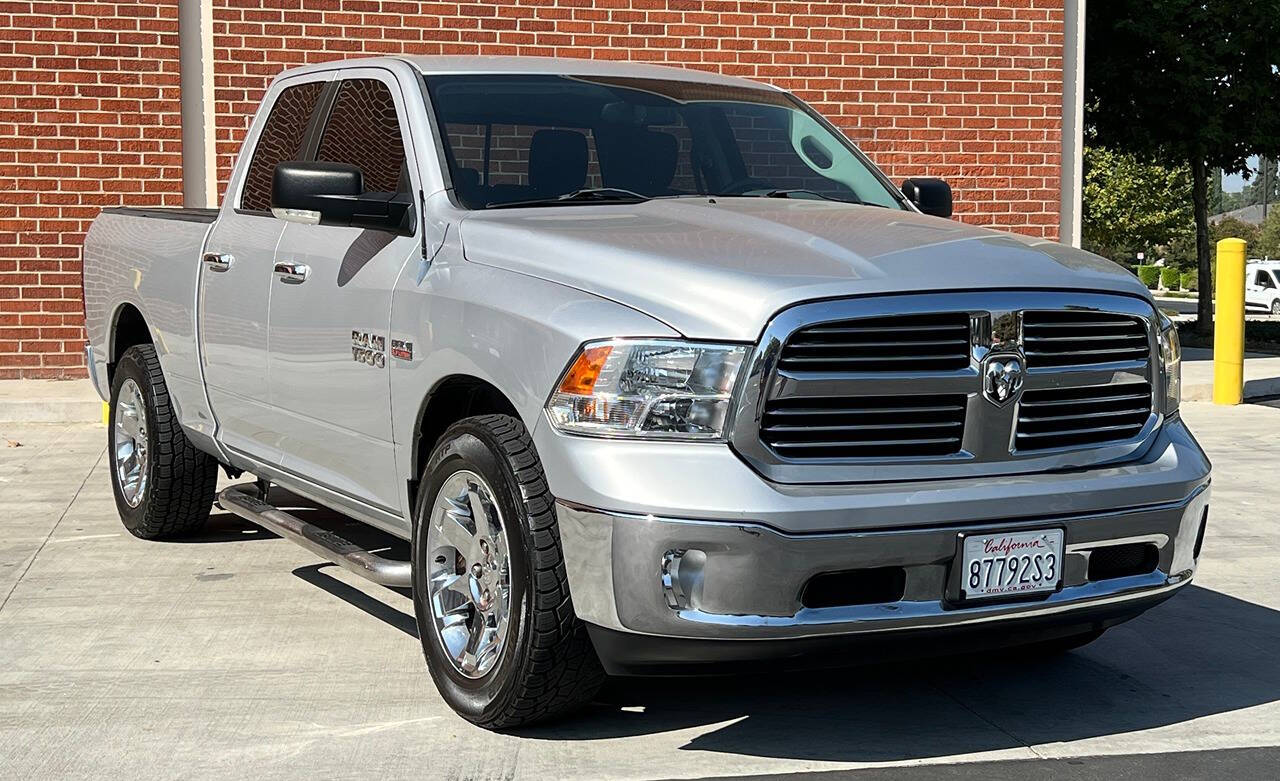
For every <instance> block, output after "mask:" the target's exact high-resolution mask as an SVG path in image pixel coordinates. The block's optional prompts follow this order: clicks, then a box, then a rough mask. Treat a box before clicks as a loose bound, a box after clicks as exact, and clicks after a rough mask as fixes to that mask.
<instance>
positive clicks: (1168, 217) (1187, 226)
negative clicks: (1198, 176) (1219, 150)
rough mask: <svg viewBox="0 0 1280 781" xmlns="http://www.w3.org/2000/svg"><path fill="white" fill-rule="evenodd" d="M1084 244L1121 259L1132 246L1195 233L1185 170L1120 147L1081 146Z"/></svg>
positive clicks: (1146, 248) (1148, 246) (1130, 255)
mask: <svg viewBox="0 0 1280 781" xmlns="http://www.w3.org/2000/svg"><path fill="white" fill-rule="evenodd" d="M1084 203H1085V208H1084V220H1083V226H1082V227H1083V234H1084V235H1083V239H1084V246H1085V249H1088V250H1089V251H1091V252H1096V253H1098V254H1099V255H1102V256H1104V257H1108V258H1111V259H1112V260H1117V261H1122V262H1132V260H1133V259H1134V258H1135V257H1136V256H1137V253H1138V252H1146V253H1147V255H1148V256H1152V249H1153V248H1154V247H1156V246H1157V245H1166V244H1169V243H1171V242H1174V241H1177V240H1179V239H1184V240H1185V239H1188V238H1191V237H1194V235H1195V223H1194V222H1193V218H1192V213H1191V170H1190V168H1188V167H1187V166H1186V165H1185V164H1184V165H1180V166H1164V165H1160V164H1158V163H1152V162H1146V161H1142V160H1139V159H1138V158H1137V157H1135V156H1134V155H1131V154H1127V153H1124V152H1115V151H1112V150H1110V149H1107V148H1105V147H1100V146H1087V147H1085V150H1084Z"/></svg>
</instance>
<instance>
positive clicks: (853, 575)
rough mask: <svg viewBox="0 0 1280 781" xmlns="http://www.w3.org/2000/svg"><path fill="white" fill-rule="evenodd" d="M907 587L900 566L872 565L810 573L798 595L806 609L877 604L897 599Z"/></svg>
mask: <svg viewBox="0 0 1280 781" xmlns="http://www.w3.org/2000/svg"><path fill="white" fill-rule="evenodd" d="M906 589H907V571H906V570H905V569H903V568H902V567H876V568H872V569H851V570H845V571H843V572H826V573H823V574H821V575H814V576H813V577H812V578H810V579H809V582H808V583H806V584H805V586H804V591H802V592H801V594H800V604H802V605H804V606H805V607H810V608H820V607H847V606H851V605H879V604H884V603H888V602H899V601H901V600H902V597H903V595H904V594H905V593H906Z"/></svg>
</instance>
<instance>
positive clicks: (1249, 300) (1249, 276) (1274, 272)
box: [1244, 260, 1280, 315]
mask: <svg viewBox="0 0 1280 781" xmlns="http://www.w3.org/2000/svg"><path fill="white" fill-rule="evenodd" d="M1244 308H1245V309H1246V310H1249V309H1252V310H1255V311H1256V310H1259V309H1262V310H1265V311H1268V312H1270V313H1271V314H1273V315H1280V260H1251V261H1249V262H1248V263H1246V264H1245V267H1244Z"/></svg>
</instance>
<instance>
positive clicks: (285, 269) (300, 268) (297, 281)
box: [276, 263, 311, 285]
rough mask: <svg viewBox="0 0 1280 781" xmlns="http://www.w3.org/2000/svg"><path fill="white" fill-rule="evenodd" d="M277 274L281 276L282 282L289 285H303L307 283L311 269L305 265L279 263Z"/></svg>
mask: <svg viewBox="0 0 1280 781" xmlns="http://www.w3.org/2000/svg"><path fill="white" fill-rule="evenodd" d="M276 273H277V274H279V275H280V281H281V282H284V283H286V284H289V285H301V284H302V283H303V282H306V281H307V275H308V274H310V273H311V267H310V266H308V265H307V264H305V263H277V264H276Z"/></svg>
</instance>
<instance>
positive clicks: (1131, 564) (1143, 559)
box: [1089, 542, 1160, 581]
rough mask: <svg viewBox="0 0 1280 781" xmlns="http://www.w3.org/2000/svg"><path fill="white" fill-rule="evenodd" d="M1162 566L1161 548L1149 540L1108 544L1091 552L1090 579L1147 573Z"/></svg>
mask: <svg viewBox="0 0 1280 781" xmlns="http://www.w3.org/2000/svg"><path fill="white" fill-rule="evenodd" d="M1158 566H1160V549H1159V548H1157V547H1156V546H1155V545H1153V544H1152V543H1149V542H1135V543H1129V544H1127V545H1107V546H1104V547H1101V548H1094V549H1093V550H1091V551H1090V552H1089V580H1093V581H1097V580H1111V579H1112V578H1127V577H1132V576H1134V575H1146V574H1148V573H1151V572H1155V571H1156V567H1158Z"/></svg>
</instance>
